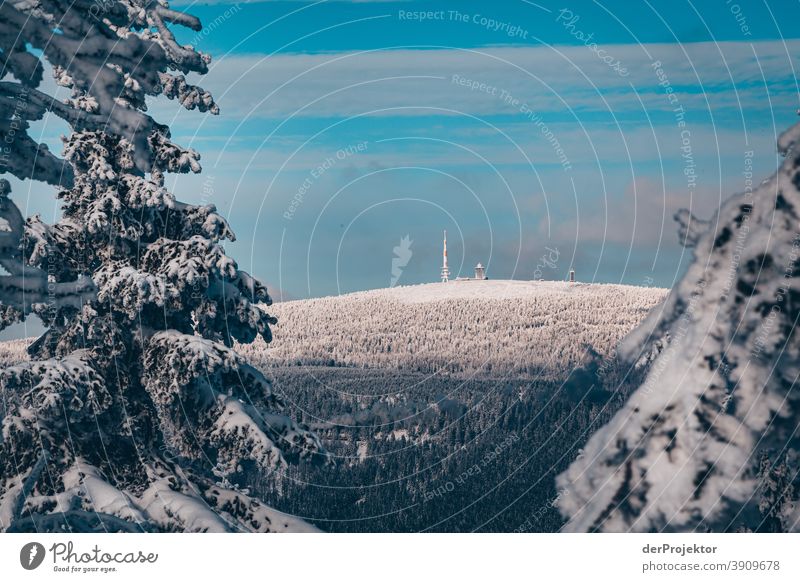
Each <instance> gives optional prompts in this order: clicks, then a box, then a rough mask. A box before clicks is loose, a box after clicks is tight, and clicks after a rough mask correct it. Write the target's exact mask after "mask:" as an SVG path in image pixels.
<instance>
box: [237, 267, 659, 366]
mask: <svg viewBox="0 0 800 582" xmlns="http://www.w3.org/2000/svg"><path fill="white" fill-rule="evenodd" d="M666 294H667V291H666V290H664V289H657V288H645V287H632V286H625V285H606V284H584V283H575V284H570V283H562V282H553V281H451V282H449V283H432V284H427V285H414V286H406V287H394V288H390V289H378V290H373V291H362V292H358V293H352V294H348V295H341V296H335V297H324V298H320V299H308V300H299V301H289V302H284V303H278V304H275V305H273V306H272V307H270V312H271V313H272V314H274V315H275V316H277V318H278V324H277V325H276V326H274V327H273V333H274V338H275V339H274V341H273V343H272V344H271V345H270V346H269V348H268V349H266V346H265V344H264V343H263V342H255V343H253V344H252V345H248V346H240V347H239V348H238V349H239V350H241V351H243V352H244V353H245V354H246V355H247V356H248V357H249V358H251V361H253V362H254V363H256V364H260V365H264V366H282V365H290V366H292V365H327V366H350V367H365V368H389V369H398V370H406V371H422V372H436V371H438V372H443V373H468V374H472V373H477V374H491V375H499V374H509V375H515V376H519V375H525V376H528V375H536V374H541V373H554V372H555V373H560V372H563V371H564V370H565V369H570V368H572V367H574V366H576V365H578V364H580V363H581V361H582V360H583V358H584V357H585V355H586V353H587V350H588V349H589V348H590V347H591V349H592V350H594V351H595V352H597V353H599V354H601V355H608V354H610V353H612V352H613V350H614V348H615V347H616V345H617V343H618V342H619V341H620V340H621V339H622V338H623V337H624V336H625V335H626V334H627V333H628V332H630V331H631V330H632V329H633V328H634V327H635V326H636V325H638V324H639V323H640V322H641V321H642V319H644V317H645V316H646V315H647V313H648V312H649V311H650V310H651V309H652V308H653V307H654V306H656V305H657V304H659V303H660V302H661V301H662V300H663V299H664V298H665V297H666ZM342 330H347V331H346V332H343V331H342Z"/></svg>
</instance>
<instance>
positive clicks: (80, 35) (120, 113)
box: [0, 0, 327, 531]
mask: <svg viewBox="0 0 800 582" xmlns="http://www.w3.org/2000/svg"><path fill="white" fill-rule="evenodd" d="M98 6H100V7H101V10H102V12H101V13H98V12H97V10H96V9H97V7H98ZM0 11H1V12H2V28H0V42H2V48H3V52H2V54H3V58H4V59H5V62H4V74H5V73H6V72H11V73H12V74H13V75H14V76H15V77H16V79H17V81H18V82H17V83H10V82H3V83H2V84H0V91H1V92H0V99H8V98H9V97H8V96H9V95H12V96H13V95H18V96H19V95H20V94H22V92H23V89H24V93H25V94H26V95H27V97H26V99H27V101H28V102H30V103H31V104H33V105H34V107H33V108H28V109H26V110H25V111H26V112H25V113H24V114H22V116H20V114H19V112H18V111H17V112H13V111H12V112H11V114H10V115H8V113H9V112H8V108H7V107H5V109H3V110H2V111H0V112H4V113H5V114H6V120H7V121H8V120H9V119H10V120H11V122H14V121H15V120H16V123H17V125H19V122H20V120H24V118H25V116H27V118H28V119H31V118H34V117H35V115H42V114H44V112H45V111H50V112H52V113H54V114H56V115H58V116H60V117H62V118H64V119H65V120H67V121H68V122H69V123H70V124H71V125H72V127H73V129H74V131H73V133H72V134H71V135H70V136H69V137H68V138H66V139H65V147H64V160H57V159H56V158H55V157H53V156H50V157H47V158H46V164H47V168H46V171H45V169H42V168H40V167H39V166H40V165H41V164H39V165H37V162H35V161H31V160H30V159H28V157H29V155H30V154H31V148H33V149H36V148H37V147H38V149H41V146H36V144H34V143H33V142H32V140H30V139H29V138H25V139H23V140H21V141H18V142H15V143H16V144H17V145H16V146H15V147H16V149H15V150H14V159H15V160H16V161H15V162H14V163H12V164H8V165H7V168H6V169H7V170H8V171H11V172H12V173H14V174H16V175H17V176H19V177H26V176H27V177H32V178H34V179H45V180H47V181H49V182H51V183H55V184H59V185H61V186H62V187H63V188H62V189H61V191H60V193H59V198H60V199H61V200H62V201H63V216H62V217H61V219H60V220H59V221H58V222H57V223H56V224H53V225H47V224H45V223H43V222H42V221H41V220H40V219H39V218H38V217H34V218H32V219H29V220H28V221H27V224H26V225H25V228H24V236H22V239H21V245H20V247H19V248H18V249H15V248H13V246H14V245H13V244H11V245H10V246H9V249H8V251H7V254H8V256H11V255H15V253H16V255H15V258H17V259H18V260H19V261H20V263H21V264H23V265H24V268H32V269H40V270H41V271H42V272H45V270H46V273H47V278H48V280H49V282H50V283H53V284H57V285H65V288H64V289H63V290H64V291H71V292H78V291H80V292H86V293H83V294H82V295H80V296H79V297H78V299H88V300H87V301H81V300H72V301H59V302H49V303H48V304H45V305H34V306H33V308H32V309H30V310H29V311H33V312H34V313H36V314H37V315H38V316H39V317H40V318H41V319H42V321H43V322H44V323H45V325H46V326H47V331H46V333H45V334H44V335H43V336H42V337H40V338H39V339H38V340H37V341H36V342H34V343H33V344H32V345H31V347H30V349H29V352H30V355H31V361H30V362H27V363H24V364H20V365H17V366H13V367H10V368H6V369H5V370H2V371H0V389H2V394H3V399H2V403H0V417H2V440H0V529H4V530H9V531H20V530H37V531H43V530H44V531H65V530H73V531H75V530H78V531H87V530H88V531H95V530H99V531H108V530H112V531H118V530H154V529H155V530H165V531H174V530H177V531H231V530H234V531H237V530H246V531H280V530H287V529H293V530H298V529H300V530H302V529H308V528H309V526H308V525H307V524H304V523H303V522H301V521H299V520H296V519H293V518H289V517H286V516H283V515H281V514H279V513H277V512H275V511H274V510H272V509H270V508H269V507H267V506H266V505H264V504H263V503H262V502H260V501H259V500H256V499H254V498H252V497H250V496H249V495H248V492H247V490H246V489H244V488H243V487H241V486H240V484H241V483H243V482H244V480H245V476H246V474H247V473H248V472H252V471H268V472H269V471H275V470H277V469H280V468H281V467H283V466H285V464H286V463H287V461H292V460H297V459H306V460H325V459H326V458H327V456H326V454H325V453H324V451H323V450H322V448H321V446H320V443H319V440H318V439H317V437H316V436H314V435H313V434H312V433H310V432H308V431H307V430H305V428H303V427H302V426H299V425H298V424H296V423H295V422H294V421H292V420H291V419H289V418H288V417H286V416H285V415H283V414H282V413H281V408H282V403H281V401H280V399H279V398H278V397H277V396H276V395H275V394H274V393H273V392H272V391H271V388H270V385H269V382H268V381H267V380H266V378H265V377H264V376H263V375H262V374H261V373H260V372H259V371H258V370H256V369H255V368H254V367H252V366H250V365H249V364H248V363H247V362H246V361H245V360H244V358H243V357H242V356H240V355H239V354H238V353H237V352H235V351H234V350H233V349H232V346H233V344H234V342H235V341H239V342H252V341H253V340H254V339H255V338H256V337H259V336H260V337H262V338H263V339H264V340H265V341H270V340H271V333H270V325H271V324H273V323H275V319H274V318H273V317H271V316H270V315H268V314H267V312H266V311H265V310H264V309H263V307H264V306H267V305H269V304H270V303H271V300H270V297H269V295H268V293H267V290H266V288H265V287H264V286H263V285H262V284H261V283H260V282H259V281H257V280H256V279H255V278H253V277H251V276H250V275H249V274H247V273H246V272H244V271H241V270H240V269H239V268H238V266H237V264H236V262H235V261H234V260H233V259H231V258H230V257H228V256H227V255H226V254H225V251H224V249H223V247H222V246H221V244H222V242H223V241H224V240H233V239H234V236H233V233H232V231H231V230H230V228H229V226H228V224H227V222H226V221H225V220H224V219H223V218H222V217H221V216H220V215H219V214H217V212H216V209H215V208H214V207H213V206H212V205H206V206H194V205H190V204H184V203H182V202H179V201H177V200H176V199H175V197H174V196H173V195H172V194H171V193H170V192H169V191H167V190H166V189H165V188H164V174H165V173H166V172H186V171H194V172H198V171H200V166H199V163H198V160H199V155H198V154H197V153H196V152H194V151H193V150H185V149H182V148H180V147H179V146H177V145H175V144H173V143H172V142H171V141H170V140H169V130H168V128H166V127H165V126H163V125H160V124H158V123H156V122H155V121H154V120H152V118H150V117H149V116H147V115H146V114H145V113H144V111H145V96H146V95H159V94H165V95H167V96H168V97H170V98H175V99H178V100H180V102H181V103H182V104H183V105H184V106H185V107H187V108H189V109H194V108H198V109H200V110H202V111H210V112H212V113H216V112H217V107H216V105H215V104H214V101H213V99H212V98H211V96H210V95H209V94H208V93H206V92H205V91H203V90H202V89H201V88H199V87H194V86H191V85H189V84H187V83H186V81H185V79H184V78H183V76H182V75H180V74H173V73H172V72H170V71H177V72H178V73H180V72H184V73H185V72H189V71H196V72H200V73H202V72H205V70H206V67H207V63H208V61H209V59H208V57H207V56H205V55H202V54H201V53H198V52H196V51H194V50H193V49H192V48H191V47H181V46H179V45H178V44H177V43H176V42H175V39H174V37H173V35H172V33H171V32H170V30H169V28H168V26H167V23H172V24H178V25H184V26H189V27H190V28H193V29H195V30H198V29H199V28H200V23H199V21H197V19H195V18H193V17H191V16H188V15H185V14H182V13H179V12H175V11H173V10H171V9H169V8H168V6H167V5H166V3H165V2H150V1H145V0H125V1H121V2H109V3H103V4H102V5H98V4H94V3H89V2H83V1H80V0H79V1H78V2H59V1H47V0H43V1H38V2H33V1H30V2H29V1H27V0H21V1H20V2H16V3H12V4H9V3H3V4H2V7H0ZM14 26H16V27H18V28H17V30H16V32H14V31H13V30H12V28H13V27H14ZM20 31H21V32H20ZM12 33H13V34H17V36H18V37H19V38H21V40H18V41H14V42H12V41H11V40H10V39H11V37H12V36H13V34H12ZM29 45H30V46H33V47H34V48H38V49H40V50H41V51H42V56H43V57H44V58H45V59H46V60H47V61H49V63H50V64H51V65H52V67H53V70H54V72H55V75H56V78H57V80H58V82H59V83H60V84H61V85H64V86H67V87H69V88H71V89H72V98H71V99H70V100H69V101H68V102H67V103H66V104H60V103H58V102H56V101H54V100H52V99H49V100H48V98H47V96H45V95H44V94H43V93H40V92H39V91H38V90H37V89H36V88H35V86H36V85H38V81H39V80H40V79H41V69H42V64H41V62H40V61H39V58H38V57H37V56H35V55H34V54H33V53H31V52H29V51H28V46H29ZM9 127H10V126H9ZM6 200H7V199H6V198H0V203H3V202H4V201H6ZM6 208H10V207H9V206H8V204H7V205H6ZM6 212H7V213H8V212H10V211H9V210H7V211H6ZM3 217H4V218H5V215H3ZM0 226H2V223H0ZM17 232H18V231H17ZM2 242H5V241H2ZM13 242H14V240H13V239H12V240H11V243H13ZM4 259H5V257H4ZM3 265H4V266H5V262H4V263H3ZM12 274H13V273H12ZM90 281H93V282H94V283H93V285H92V284H91V283H90ZM94 286H96V297H92V296H91V294H90V293H91V292H92V291H93V290H94ZM0 299H2V300H3V301H4V302H5V298H4V296H0ZM22 303H23V305H22V307H24V303H25V302H24V301H23V302H22ZM8 305H9V306H10V307H9V308H4V309H7V317H6V319H8V317H12V316H13V317H16V318H19V317H20V314H24V309H23V310H20V309H19V307H20V306H19V305H14V304H11V303H8ZM0 315H4V313H0Z"/></svg>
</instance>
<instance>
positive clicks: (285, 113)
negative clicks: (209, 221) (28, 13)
mask: <svg viewBox="0 0 800 582" xmlns="http://www.w3.org/2000/svg"><path fill="white" fill-rule="evenodd" d="M607 48H608V52H609V53H610V54H614V55H615V58H618V59H619V60H620V61H621V62H623V63H624V64H625V67H626V69H627V70H628V71H629V72H630V74H629V75H628V76H624V77H623V76H620V75H617V74H614V73H613V72H612V71H610V70H609V68H608V67H607V66H606V64H605V63H603V62H602V61H600V60H599V59H598V58H597V56H596V55H595V54H594V53H592V52H591V51H589V50H588V49H586V47H582V46H550V47H545V46H540V47H499V48H486V49H447V48H443V49H436V50H431V49H424V50H423V49H420V50H411V49H388V50H376V51H366V52H347V53H332V54H288V55H287V54H278V55H272V56H267V55H247V56H240V55H235V56H230V57H224V56H223V57H221V58H219V59H218V61H217V62H216V63H215V64H214V65H213V67H212V70H211V72H210V73H209V74H208V75H207V76H206V78H205V79H204V80H203V84H204V85H205V86H206V87H207V88H209V89H210V90H212V91H213V92H214V93H215V95H216V96H217V98H218V100H219V101H220V103H221V105H222V107H223V108H224V110H225V115H226V117H227V118H228V119H234V118H235V119H243V118H249V117H268V118H281V119H285V118H289V117H292V116H295V117H337V118H342V117H348V116H352V115H362V114H370V115H382V116H387V115H390V116H421V115H424V116H430V115H459V114H470V115H484V116H485V115H504V114H506V115H519V114H520V105H521V104H524V105H525V106H527V107H528V108H530V109H531V110H533V111H536V112H542V113H557V114H559V115H562V116H563V115H567V116H569V115H572V114H574V115H580V114H586V113H587V112H606V113H608V114H609V115H622V114H624V113H625V112H629V111H633V112H636V111H638V112H641V110H642V105H640V103H639V99H641V102H642V104H643V106H644V109H645V110H646V111H648V112H653V113H656V114H657V113H658V112H667V111H670V110H671V109H672V104H671V103H670V102H669V101H668V100H667V99H666V97H665V93H664V89H665V87H664V86H663V85H659V83H664V82H665V81H664V79H663V78H659V77H658V76H657V74H656V70H655V68H654V66H653V63H654V61H658V62H660V63H661V69H662V70H663V71H664V73H665V75H666V83H668V84H669V86H670V87H671V89H672V90H673V91H674V92H675V94H676V95H677V97H678V99H679V102H680V104H681V105H682V106H683V107H684V108H686V109H687V110H691V111H698V112H701V113H706V114H707V112H708V111H709V109H711V110H712V111H714V112H717V111H720V110H729V111H733V112H737V111H739V110H740V109H744V110H747V109H748V108H754V107H761V108H763V106H764V102H765V99H767V98H768V97H769V99H770V100H771V103H772V106H773V107H776V108H782V107H795V106H796V105H797V101H798V98H797V84H796V81H795V79H794V75H793V70H797V69H800V62H799V61H798V56H797V55H798V54H800V51H799V50H798V49H800V41H787V42H785V43H784V42H782V41H765V42H757V43H752V44H751V43H746V42H726V43H719V44H717V43H693V44H684V45H677V44H654V45H612V46H609V47H607ZM764 79H768V80H769V88H768V90H767V87H766V86H765V83H764ZM634 91H635V92H637V93H639V97H638V98H637V96H636V95H635V94H634ZM515 100H516V102H515Z"/></svg>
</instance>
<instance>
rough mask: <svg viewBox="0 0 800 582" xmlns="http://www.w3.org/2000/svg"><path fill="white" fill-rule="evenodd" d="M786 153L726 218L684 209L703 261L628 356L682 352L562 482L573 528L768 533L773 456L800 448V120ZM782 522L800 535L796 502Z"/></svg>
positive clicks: (627, 344)
mask: <svg viewBox="0 0 800 582" xmlns="http://www.w3.org/2000/svg"><path fill="white" fill-rule="evenodd" d="M778 147H779V150H780V151H781V153H783V154H784V156H785V159H784V161H783V163H782V165H781V167H780V168H779V170H778V172H777V173H776V174H775V175H774V176H773V177H772V178H770V179H769V180H765V181H764V182H763V183H761V185H760V186H759V187H758V188H757V189H756V190H755V191H754V192H744V193H742V194H738V195H736V196H733V197H732V198H730V199H729V200H728V201H727V202H725V203H724V205H723V206H722V207H721V208H720V210H719V211H718V213H717V216H716V220H713V221H711V222H702V221H697V222H695V219H694V218H693V217H691V216H690V215H689V214H688V213H685V212H684V213H679V216H678V217H677V218H678V219H679V220H681V221H682V222H683V223H684V224H683V227H682V231H681V232H682V235H683V236H684V240H685V241H686V242H687V243H689V244H690V245H692V246H694V247H695V250H694V262H693V264H692V265H691V266H690V268H689V269H688V271H687V273H686V275H685V276H684V277H683V279H682V280H681V282H680V283H679V284H678V285H677V287H676V288H675V289H673V290H672V292H671V293H670V295H669V297H668V298H667V301H666V303H665V304H664V305H663V306H662V307H660V308H657V309H655V310H654V312H653V313H651V314H650V316H649V317H648V319H647V320H645V322H644V324H642V326H641V327H639V328H638V329H637V330H635V331H634V332H633V333H632V334H631V335H630V336H629V337H628V338H627V339H626V340H625V341H624V342H623V345H622V349H621V350H620V352H621V354H622V355H623V356H624V357H626V358H627V359H628V360H629V361H631V362H633V361H635V360H637V359H638V358H640V357H641V355H642V354H649V353H651V352H652V351H653V348H654V347H655V346H656V344H657V343H659V342H662V341H663V340H664V339H667V338H668V343H667V344H666V345H665V346H662V348H661V349H660V350H656V351H657V352H659V353H658V355H657V356H656V357H655V359H654V361H653V363H652V365H651V367H650V370H649V372H648V376H647V378H646V380H645V382H644V384H643V385H642V386H641V387H640V388H639V389H638V390H637V391H636V392H634V393H633V395H632V396H631V397H630V399H629V400H628V402H627V403H626V405H625V406H624V408H623V409H622V410H621V411H620V412H619V413H618V414H617V415H616V416H615V417H614V418H613V419H612V420H611V422H610V423H609V424H608V425H606V426H605V427H603V428H602V429H600V430H599V431H598V432H597V433H596V434H595V435H594V436H593V437H592V438H591V439H590V441H589V443H588V444H587V446H586V447H585V449H584V455H582V457H581V458H580V459H578V460H577V461H575V462H574V463H573V464H572V465H571V466H570V467H569V469H568V470H567V471H566V472H565V473H563V474H561V475H560V476H559V477H558V480H557V482H558V487H559V490H562V489H566V490H567V491H569V495H564V496H563V497H562V499H561V500H560V502H559V504H560V508H561V511H562V513H563V514H564V516H565V517H567V518H568V520H569V521H568V523H567V524H566V526H565V530H567V531H598V530H600V531H628V530H634V531H661V530H667V531H669V530H677V531H686V530H695V529H696V530H713V531H727V530H731V529H737V528H739V527H741V526H742V525H744V527H746V528H749V529H752V530H757V529H758V528H759V523H760V522H761V521H762V520H763V516H762V511H764V506H763V503H760V501H759V484H760V480H759V476H758V474H759V460H760V458H761V456H762V452H765V451H775V452H777V454H778V456H785V455H788V454H789V453H792V454H794V453H796V452H797V451H798V450H799V449H800V431H798V430H797V425H798V420H799V419H800V391H798V390H797V381H798V374H800V335H798V333H797V331H796V330H797V325H798V318H800V226H799V225H800V191H799V190H798V187H800V124H798V125H795V126H793V127H792V128H790V129H789V130H787V131H786V132H785V133H784V134H783V135H781V137H780V140H779V142H778ZM689 221H691V222H694V223H695V224H694V225H692V224H690V223H689ZM762 472H763V470H762ZM795 477H796V476H795V475H791V476H789V478H788V480H787V482H791V481H792V480H793V479H794V478H795ZM787 493H789V492H788V491H785V492H784V491H774V492H772V493H771V499H772V500H773V501H774V500H776V499H783V498H784V497H785V495H786V494H787ZM769 503H770V501H769V500H768V501H767V504H769ZM760 505H761V507H759V506H760ZM786 508H790V510H787V509H786ZM767 509H769V508H767ZM759 510H761V511H759ZM787 511H788V512H787ZM748 516H750V517H748ZM748 521H750V523H748ZM780 521H781V524H782V527H784V528H785V529H788V530H790V531H798V530H800V504H798V503H794V504H793V505H792V504H789V503H784V502H783V501H782V502H781V515H780Z"/></svg>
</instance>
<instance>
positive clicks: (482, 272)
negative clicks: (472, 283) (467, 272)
mask: <svg viewBox="0 0 800 582" xmlns="http://www.w3.org/2000/svg"><path fill="white" fill-rule="evenodd" d="M475 278H476V279H478V280H479V281H483V280H485V279H486V267H484V266H483V265H482V264H481V263H478V264H477V265H475Z"/></svg>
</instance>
